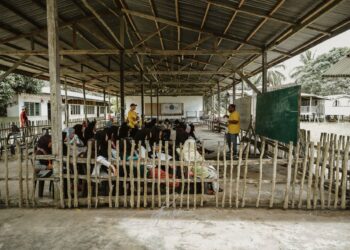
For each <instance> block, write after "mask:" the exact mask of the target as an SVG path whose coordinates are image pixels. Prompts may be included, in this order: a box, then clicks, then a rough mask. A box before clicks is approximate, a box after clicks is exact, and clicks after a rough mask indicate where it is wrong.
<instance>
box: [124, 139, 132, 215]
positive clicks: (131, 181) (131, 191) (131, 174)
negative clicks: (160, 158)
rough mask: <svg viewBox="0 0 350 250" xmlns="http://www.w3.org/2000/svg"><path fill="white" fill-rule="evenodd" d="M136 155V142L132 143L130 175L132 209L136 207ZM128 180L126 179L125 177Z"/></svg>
mask: <svg viewBox="0 0 350 250" xmlns="http://www.w3.org/2000/svg"><path fill="white" fill-rule="evenodd" d="M134 153H135V141H134V140H132V142H131V152H130V156H129V157H130V161H129V171H130V172H129V174H130V207H131V208H134V206H135V197H134V195H135V180H134ZM124 178H126V177H124Z"/></svg>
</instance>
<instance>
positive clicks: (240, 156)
mask: <svg viewBox="0 0 350 250" xmlns="http://www.w3.org/2000/svg"><path fill="white" fill-rule="evenodd" d="M243 148H244V146H243V143H242V142H241V144H240V145H239V158H238V165H237V177H236V208H238V207H239V182H240V177H241V165H242V156H243Z"/></svg>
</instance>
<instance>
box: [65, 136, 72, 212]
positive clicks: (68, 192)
mask: <svg viewBox="0 0 350 250" xmlns="http://www.w3.org/2000/svg"><path fill="white" fill-rule="evenodd" d="M66 169H67V170H66V171H67V174H66V175H67V196H68V208H71V207H72V196H71V179H70V143H69V139H68V143H67V160H66Z"/></svg>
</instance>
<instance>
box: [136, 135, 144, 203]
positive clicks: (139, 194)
mask: <svg viewBox="0 0 350 250" xmlns="http://www.w3.org/2000/svg"><path fill="white" fill-rule="evenodd" d="M138 149H139V152H141V141H139V143H138ZM140 167H141V154H139V155H138V157H137V169H136V172H137V201H136V207H137V208H140V206H141V169H140ZM144 167H145V166H144Z"/></svg>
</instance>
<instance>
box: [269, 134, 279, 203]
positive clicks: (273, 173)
mask: <svg viewBox="0 0 350 250" xmlns="http://www.w3.org/2000/svg"><path fill="white" fill-rule="evenodd" d="M274 143H275V146H274V150H273V164H272V185H271V198H270V204H269V207H270V208H272V207H273V202H274V198H275V190H276V174H277V156H278V142H277V141H274Z"/></svg>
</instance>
